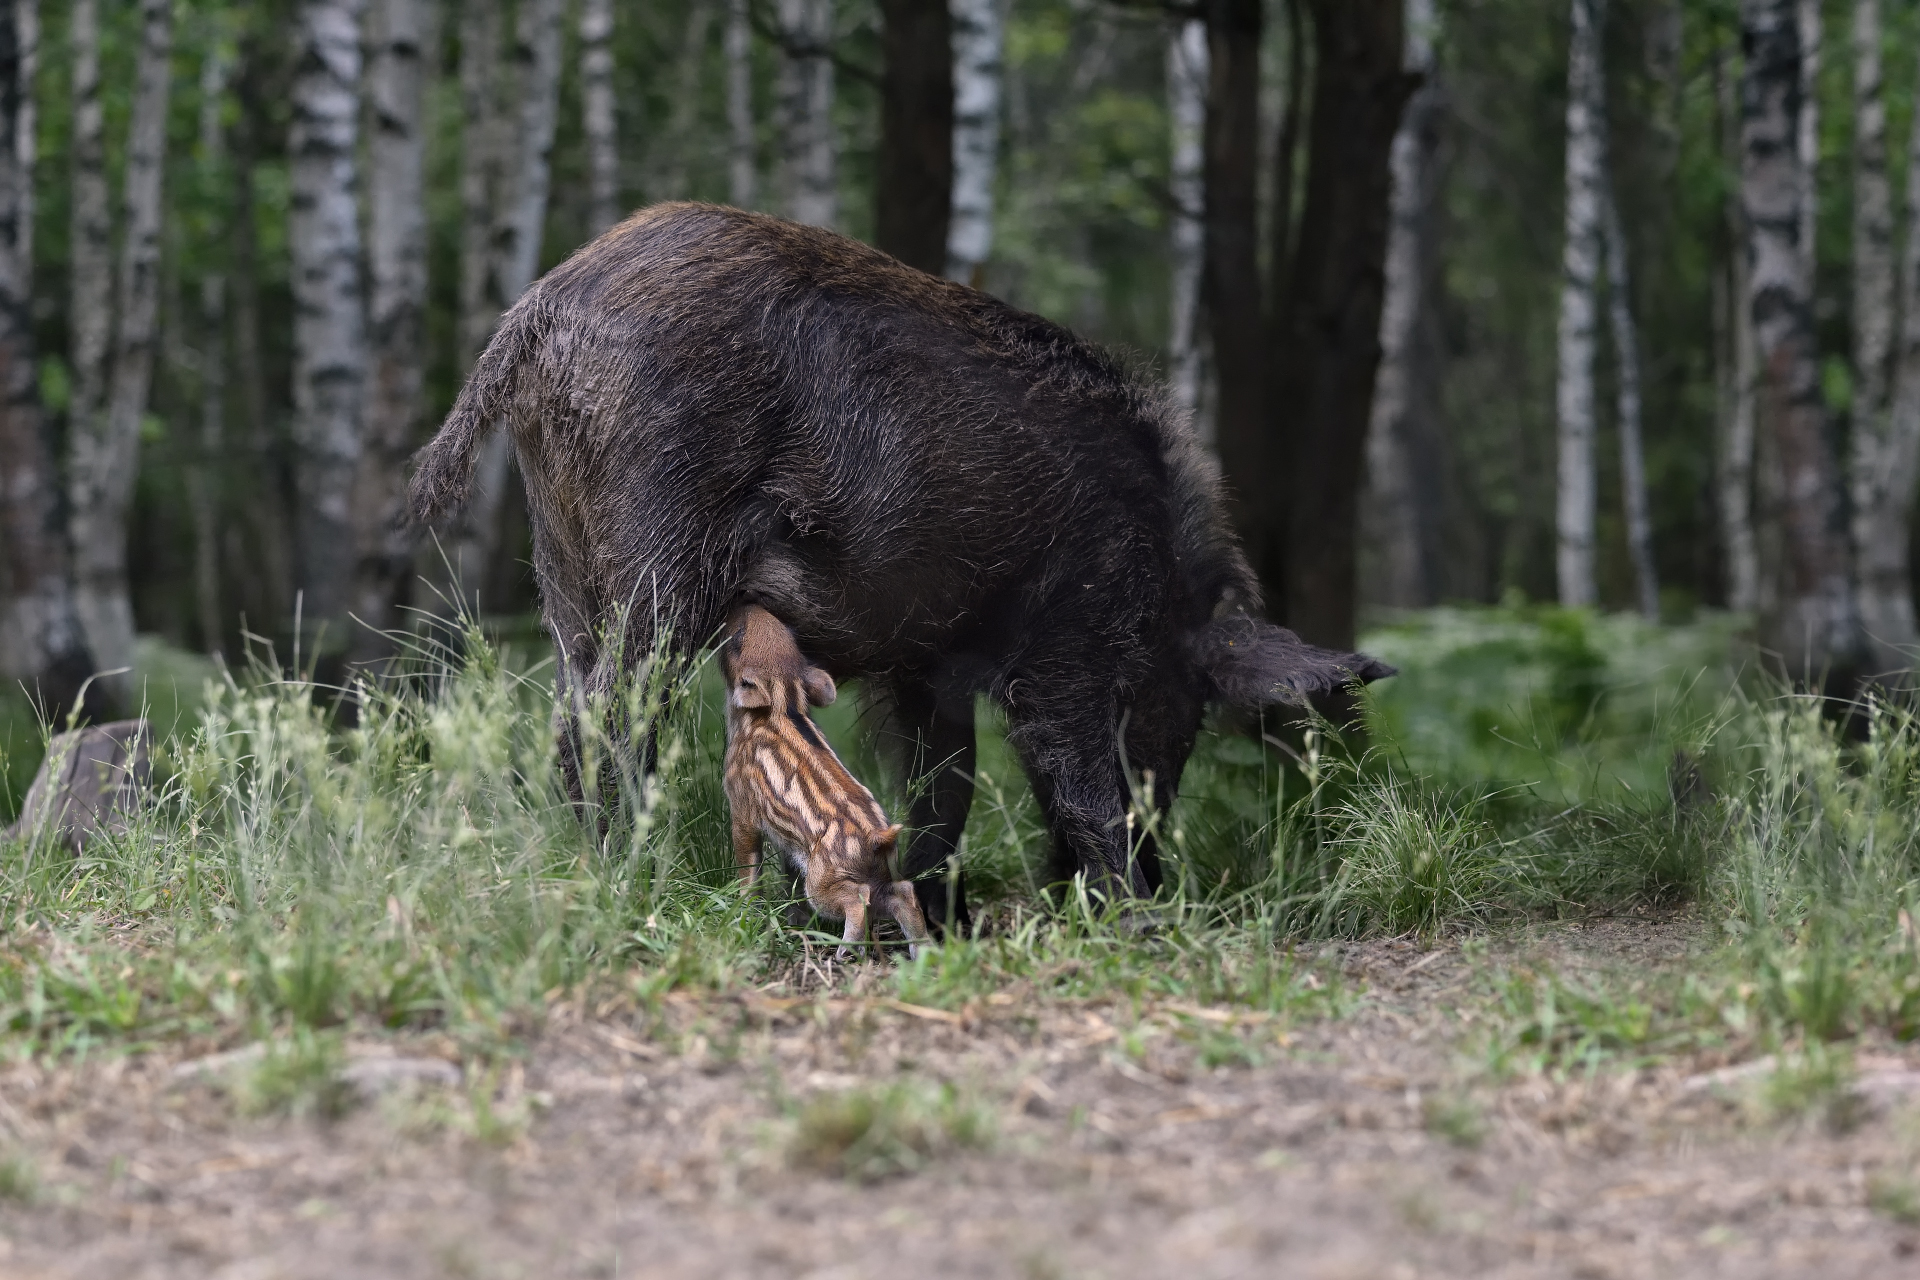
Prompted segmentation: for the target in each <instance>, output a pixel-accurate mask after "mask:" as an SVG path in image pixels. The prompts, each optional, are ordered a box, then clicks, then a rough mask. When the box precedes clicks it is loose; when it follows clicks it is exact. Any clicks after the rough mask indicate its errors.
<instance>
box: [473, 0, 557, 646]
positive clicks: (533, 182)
mask: <svg viewBox="0 0 1920 1280" xmlns="http://www.w3.org/2000/svg"><path fill="white" fill-rule="evenodd" d="M496 12H497V11H496ZM562 15H563V10H562V7H561V3H560V0H522V3H521V4H520V5H519V6H518V10H517V12H516V13H515V15H514V31H513V40H512V43H511V46H510V48H509V50H508V58H507V62H508V65H509V67H510V68H511V74H509V75H507V76H505V77H504V78H502V77H501V76H499V74H498V69H497V68H491V69H489V71H490V74H489V73H482V74H480V75H478V76H476V79H475V88H476V90H478V91H479V93H480V94H481V95H484V97H485V98H487V99H488V100H489V101H490V105H491V108H492V110H493V112H494V124H495V127H494V128H493V129H492V130H490V131H489V132H490V133H491V135H492V136H491V139H490V141H491V142H492V144H493V146H492V158H493V161H494V163H493V166H492V175H491V176H492V178H493V179H494V181H493V183H492V184H491V190H490V191H489V192H487V194H489V195H490V196H491V200H492V206H491V222H490V226H491V230H490V231H489V232H488V233H487V235H486V239H485V244H484V248H485V249H486V250H487V253H486V258H485V267H484V271H483V272H482V274H481V275H480V278H479V280H478V282H477V283H478V286H479V289H478V296H477V297H476V298H474V299H472V306H471V308H470V309H469V310H468V312H467V315H468V326H467V329H468V335H469V340H470V343H471V345H470V347H469V351H470V353H471V354H470V359H471V358H472V357H477V356H478V354H479V352H480V349H481V348H482V347H484V346H485V345H486V340H487V337H488V336H489V335H490V334H491V333H492V330H493V325H494V322H495V321H496V320H497V319H498V318H499V316H500V313H501V312H502V311H504V310H506V308H508V307H510V306H512V305H513V303H514V302H515V300H517V299H518V298H519V297H520V295H521V294H522V293H523V292H525V291H526V288H527V286H528V285H529V284H531V283H533V278H534V276H535V274H536V273H537V272H538V271H539V268H540V241H541V234H542V232H543V230H544V229H545V226H546V214H547V196H548V192H549V186H550V183H551V167H550V166H551V161H552V155H553V133H554V125H555V122H556V120H557V118H558V114H559V97H560V23H561V18H562ZM496 21H497V19H496ZM496 30H497V27H496ZM483 55H484V51H483ZM462 56H463V57H464V56H465V55H464V53H463V55H462ZM466 75H467V68H465V67H464V66H463V67H462V78H463V82H464V80H465V78H466ZM489 83H491V84H492V85H493V86H494V88H495V93H488V92H486V89H485V86H486V85H487V84H489ZM496 93H497V96H496ZM508 104H511V108H510V109H509V108H508ZM482 147H483V150H482V151H481V155H480V158H481V160H482V163H483V164H484V163H485V162H486V160H487V159H488V155H487V149H486V143H485V142H483V143H482ZM480 190H485V188H481V187H476V191H480ZM479 213H480V209H479V208H478V207H477V206H476V205H473V204H470V205H469V207H468V216H469V218H470V219H477V217H478V215H479ZM473 225H474V224H473V223H472V222H470V223H469V234H471V233H472V227H473ZM511 462H512V446H511V444H510V443H509V441H508V439H507V433H506V432H504V431H496V432H494V433H493V435H492V436H491V437H490V438H489V439H488V441H487V443H486V445H485V446H483V447H482V449H481V453H480V458H479V463H478V466H477V468H476V471H475V482H474V491H473V498H472V500H471V501H470V502H468V504H467V509H466V512H465V513H464V516H463V519H462V523H461V525H460V526H459V529H458V531H457V533H456V535H455V537H454V539H453V541H452V544H451V546H450V548H449V554H450V559H451V561H452V564H453V567H454V570H455V573H456V575H457V576H458V579H459V583H460V591H461V595H462V599H463V600H464V601H465V602H466V605H467V607H469V608H473V607H476V605H477V603H478V593H479V591H480V590H481V589H482V588H483V587H485V586H486V585H487V583H488V579H489V577H490V575H492V574H493V572H494V570H495V568H496V562H497V561H498V559H499V556H500V546H501V536H502V529H501V523H502V515H503V513H504V511H505V509H506V502H507V496H508V488H509V485H510V483H511V480H512V476H511Z"/></svg>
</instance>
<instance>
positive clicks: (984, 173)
mask: <svg viewBox="0 0 1920 1280" xmlns="http://www.w3.org/2000/svg"><path fill="white" fill-rule="evenodd" d="M951 8H952V14H953V214H952V217H951V219H950V221H949V222H948V223H947V275H948V277H949V278H951V279H954V280H958V281H960V282H961V283H963V284H971V285H972V286H973V287H974V288H976V289H977V288H979V287H980V284H981V273H982V271H983V269H984V268H985V266H986V261H987V256H988V255H989V254H990V253H992V251H993V176H994V170H995V168H996V167H997V165H998V162H999V159H1000V87H1001V58H1002V48H1003V46H1004V44H1005V42H1006V32H1005V24H1004V19H1003V16H1002V14H1001V11H1000V0H952V3H951ZM1201 39H1202V41H1203V42H1204V40H1205V35H1204V33H1203V34H1202V36H1201Z"/></svg>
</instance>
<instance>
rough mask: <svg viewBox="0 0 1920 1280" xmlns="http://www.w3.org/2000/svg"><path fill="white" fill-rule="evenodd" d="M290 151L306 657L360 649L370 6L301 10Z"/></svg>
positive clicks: (348, 2)
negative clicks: (361, 166)
mask: <svg viewBox="0 0 1920 1280" xmlns="http://www.w3.org/2000/svg"><path fill="white" fill-rule="evenodd" d="M296 38H297V40H298V44H297V45H296V48H297V50H298V57H299V62H298V64H297V70H296V72H295V74H294V80H293V94H292V96H293V128H292V133H291V135H290V137H289V140H288V148H287V149H288V152H289V155H290V165H289V168H290V173H289V178H290V180H291V186H292V196H293V199H292V208H291V210H290V212H289V214H288V222H287V242H288V251H289V254H290V256H291V259H292V263H291V266H292V274H293V301H294V322H293V439H294V445H295V447H296V449H298V451H299V456H298V462H297V467H296V470H297V478H298V485H299V490H300V511H299V515H298V518H297V525H296V528H297V531H298V537H297V545H298V547H299V553H300V583H301V587H302V590H303V592H304V596H305V599H304V617H305V622H306V624H307V626H308V627H310V628H314V629H316V631H315V639H313V640H309V639H308V637H305V636H303V637H302V641H303V643H305V644H306V645H307V650H306V651H307V653H309V654H310V655H312V656H313V657H315V658H319V659H323V660H331V659H332V658H333V657H334V656H336V655H338V654H340V653H343V652H344V651H345V650H346V648H347V646H348V643H349V640H350V638H351V637H350V634H349V631H348V628H349V627H350V626H351V625H352V624H351V623H350V622H349V621H348V619H347V616H346V615H347V610H348V608H349V607H350V606H351V603H352V598H353V582H354V562H355V545H354V519H353V505H354V482H355V477H356V472H357V470H358V468H359V464H360V455H361V448H362V428H363V423H364V419H365V415H366V394H367V363H368V351H367V333H366V322H365V298H364V296H363V293H362V290H361V274H360V268H361V243H360V220H359V208H358V187H359V175H358V173H357V170H356V162H357V148H358V142H359V137H358V134H359V127H358V125H359V106H360V102H359V96H360V82H361V63H360V5H359V2H358V0H302V3H301V5H300V7H299V9H298V12H297V27H296Z"/></svg>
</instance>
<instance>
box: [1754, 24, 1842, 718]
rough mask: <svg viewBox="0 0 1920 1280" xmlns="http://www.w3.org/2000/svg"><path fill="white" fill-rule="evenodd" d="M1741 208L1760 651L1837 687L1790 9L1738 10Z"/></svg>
mask: <svg viewBox="0 0 1920 1280" xmlns="http://www.w3.org/2000/svg"><path fill="white" fill-rule="evenodd" d="M1741 26H1742V30H1741V38H1742V43H1743V45H1744V47H1745V51H1746V62H1747V66H1746V74H1745V77H1744V79H1743V81H1742V84H1741V94H1740V113H1741V142H1742V151H1741V165H1740V193H1741V204H1742V207H1743V208H1744V210H1745V213H1746V225H1747V267H1748V284H1747V288H1748V307H1749V309H1750V310H1751V313H1752V317H1753V335H1754V343H1755V350H1756V354H1757V357H1758V359H1757V367H1758V375H1759V376H1758V384H1757V386H1756V388H1755V409H1756V415H1755V420H1756V426H1757V427H1758V432H1759V435H1760V437H1761V438H1762V439H1763V440H1764V441H1765V442H1766V445H1767V447H1768V448H1769V449H1770V450H1771V452H1772V455H1773V457H1774V458H1775V459H1776V465H1777V467H1778V474H1779V499H1778V500H1779V507H1780V509H1779V512H1778V518H1779V528H1780V543H1781V565H1780V570H1781V572H1780V583H1779V589H1778V599H1777V602H1776V603H1775V604H1774V605H1773V607H1772V608H1770V609H1768V610H1767V611H1766V613H1765V615H1764V616H1763V617H1762V619H1761V628H1760V635H1761V642H1762V643H1763V644H1764V645H1765V646H1766V647H1767V648H1768V649H1769V650H1770V651H1771V652H1772V653H1773V654H1775V655H1777V657H1778V659H1779V661H1780V662H1781V663H1782V664H1783V666H1784V669H1785V671H1786V673H1787V674H1788V675H1789V676H1793V677H1798V678H1806V679H1814V680H1818V679H1821V678H1823V677H1825V676H1827V675H1828V674H1829V672H1832V673H1834V674H1836V675H1838V676H1840V677H1842V678H1844V677H1845V676H1846V675H1847V674H1848V673H1849V671H1850V668H1851V664H1852V663H1853V661H1854V660H1855V659H1856V656H1857V654H1856V642H1857V620H1856V616H1855V612H1854V601H1853V590H1852V575H1851V573H1850V571H1849V570H1850V565H1849V563H1848V555H1847V540H1846V528H1845V523H1844V519H1843V512H1842V505H1843V504H1842V502H1841V492H1840V474H1839V467H1838V465H1837V463H1836V461H1835V459H1834V455H1833V447H1832V444H1831V442H1830V440H1829V439H1828V434H1827V415H1826V408H1825V405H1824V404H1823V403H1822V400H1821V391H1820V367H1819V352H1818V348H1817V347H1816V345H1815V342H1814V332H1813V281H1812V277H1811V272H1810V271H1809V270H1808V268H1809V267H1810V266H1811V263H1810V262H1809V260H1808V258H1807V256H1806V254H1805V253H1804V251H1803V250H1804V246H1803V245H1802V244H1801V243H1800V237H1801V234H1802V230H1803V228H1804V226H1805V222H1804V206H1805V202H1806V201H1807V200H1808V199H1809V198H1810V197H1811V194H1812V192H1811V185H1810V183H1809V181H1808V175H1807V173H1806V169H1805V165H1804V163H1803V156H1802V153H1801V151H1800V150H1799V149H1798V147H1797V145H1796V140H1797V138H1798V137H1799V127H1800V118H1801V112H1802V109H1803V106H1804V102H1805V92H1806V88H1807V84H1806V81H1805V79H1804V68H1803V65H1802V63H1801V48H1800V29H1799V25H1798V22H1797V21H1796V14H1795V6H1794V0H1743V2H1742V4H1741Z"/></svg>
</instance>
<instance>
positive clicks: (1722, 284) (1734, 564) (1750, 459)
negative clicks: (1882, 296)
mask: <svg viewBox="0 0 1920 1280" xmlns="http://www.w3.org/2000/svg"><path fill="white" fill-rule="evenodd" d="M1724 54H1725V50H1724V49H1715V51H1714V58H1713V80H1714V103H1715V112H1716V117H1717V118H1716V124H1717V125H1718V127H1719V130H1720V138H1719V142H1720V148H1721V152H1722V155H1723V156H1724V158H1725V159H1726V161H1727V163H1728V167H1729V168H1730V169H1733V170H1737V169H1738V168H1739V167H1740V154H1741V149H1740V104H1739V95H1738V91H1737V88H1736V86H1735V83H1734V78H1733V77H1732V76H1731V75H1730V74H1728V68H1727V66H1726V59H1725V56H1724ZM1725 221H1726V235H1727V243H1728V244H1729V245H1730V246H1731V251H1730V252H1728V254H1727V255H1726V261H1725V263H1724V264H1723V265H1722V269H1721V270H1720V271H1718V272H1716V273H1715V276H1714V282H1713V289H1714V300H1713V302H1714V308H1713V313H1714V323H1715V325H1716V333H1715V335H1714V390H1715V397H1716V399H1717V402H1718V406H1717V410H1718V418H1719V421H1718V422H1717V423H1716V430H1715V440H1714V448H1715V459H1714V463H1715V466H1714V505H1715V510H1716V513H1717V514H1718V516H1719V520H1720V541H1721V545H1722V547H1723V549H1724V551H1725V553H1726V575H1727V581H1726V593H1727V607H1728V608H1729V609H1734V610H1737V611H1739V612H1742V613H1751V612H1753V611H1755V610H1756V609H1758V608H1759V605H1760V556H1759V549H1758V545H1757V541H1756V539H1755V537H1754V528H1753V463H1754V428H1753V382H1754V377H1755V373H1756V371H1755V369H1754V357H1753V316H1752V312H1751V311H1750V310H1749V309H1748V307H1747V293H1748V290H1747V250H1746V245H1747V228H1746V215H1745V213H1744V212H1743V211H1742V209H1741V207H1740V192H1739V189H1738V188H1737V187H1735V188H1733V189H1731V190H1730V191H1729V192H1728V193H1727V199H1726V209H1725Z"/></svg>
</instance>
